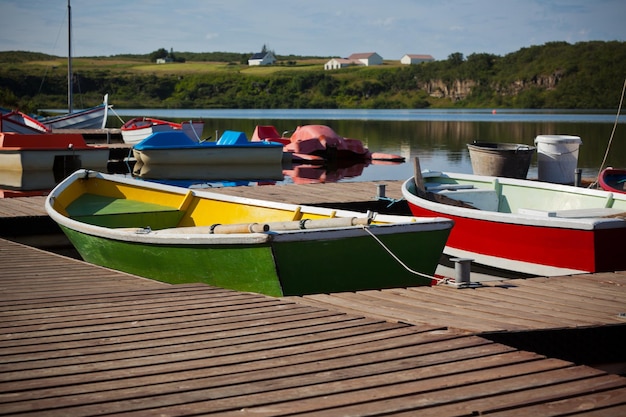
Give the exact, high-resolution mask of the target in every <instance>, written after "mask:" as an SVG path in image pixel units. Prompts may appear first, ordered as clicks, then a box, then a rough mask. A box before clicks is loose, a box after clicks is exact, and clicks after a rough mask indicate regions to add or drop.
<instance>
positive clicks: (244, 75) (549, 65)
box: [0, 41, 626, 111]
mask: <svg viewBox="0 0 626 417" xmlns="http://www.w3.org/2000/svg"><path fill="white" fill-rule="evenodd" d="M164 53H167V51H165V50H164V49H162V50H159V51H155V52H153V53H150V54H146V55H142V56H137V55H133V56H123V55H120V56H114V57H96V58H94V61H95V62H96V64H94V65H92V66H89V67H83V68H80V69H79V70H77V71H76V72H75V75H74V78H75V83H76V84H77V85H78V86H79V88H78V89H77V88H76V87H75V88H74V92H75V94H80V96H82V97H83V102H84V103H85V106H87V107H88V106H91V105H95V104H97V103H99V102H101V100H102V96H103V95H104V94H106V93H108V94H109V97H110V102H112V103H113V104H114V105H115V107H118V108H147V107H151V108H237V109H248V108H249V109H254V108H256V109H258V108H265V109H272V108H379V109H382V108H384V109H406V108H429V107H447V108H450V107H463V108H496V107H497V108H530V109H550V108H559V109H615V108H616V107H617V105H618V104H619V100H620V95H621V90H622V85H623V84H624V78H625V77H626V71H625V70H626V43H624V42H617V41H614V42H601V41H593V42H581V43H576V44H569V43H567V42H550V43H546V44H544V45H537V46H530V47H527V48H522V49H520V50H519V51H516V52H513V53H510V54H507V55H505V56H498V55H493V54H487V53H475V54H471V55H469V56H467V57H465V56H463V54H461V53H453V54H451V55H450V56H448V57H447V59H443V60H438V61H434V62H428V63H422V64H418V65H390V64H385V65H382V66H372V67H362V66H353V67H349V68H344V69H340V70H332V71H325V70H324V69H323V64H320V65H315V66H308V67H305V68H298V65H295V63H296V62H297V63H303V62H306V60H307V58H306V57H297V56H277V58H278V60H279V62H281V63H282V65H284V67H280V68H279V69H277V70H276V71H273V72H264V71H261V70H259V71H249V68H248V67H247V65H246V62H247V58H248V57H249V56H250V54H237V53H226V52H212V53H189V52H177V53H176V55H175V57H176V60H178V62H186V63H187V64H189V63H192V62H195V63H203V62H222V63H225V64H226V65H227V67H228V70H226V71H225V70H222V71H195V72H191V73H189V72H184V73H183V72H179V73H177V71H176V68H177V67H176V65H178V64H173V65H172V66H171V67H168V70H167V71H154V72H147V73H146V72H130V71H124V70H113V69H111V68H110V67H108V66H98V65H97V62H98V61H100V62H103V63H104V62H108V61H112V60H115V59H122V58H128V59H131V58H132V59H134V60H145V61H146V62H149V61H150V60H153V59H156V58H155V57H156V56H157V55H163V54H164ZM46 58H48V59H51V58H56V57H49V56H45V55H44V54H37V53H30V52H16V51H10V52H0V63H9V62H10V63H11V65H2V66H0V68H1V69H0V106H3V107H9V108H12V107H18V108H20V109H22V110H24V111H34V110H36V109H39V108H58V107H61V108H62V107H64V105H65V102H66V96H65V95H66V88H67V79H66V74H64V73H62V71H56V72H54V73H53V74H49V75H47V76H46V82H45V85H43V86H42V80H41V77H42V74H41V73H40V72H37V71H30V72H29V70H28V68H29V67H28V66H25V65H19V64H20V63H25V62H26V63H27V62H29V61H36V60H38V61H42V60H45V59H46ZM286 62H289V65H285V63H286ZM103 68H104V69H103ZM244 70H246V71H244ZM76 101H77V100H75V102H76ZM80 104H81V101H80V100H79V101H78V103H77V105H80Z"/></svg>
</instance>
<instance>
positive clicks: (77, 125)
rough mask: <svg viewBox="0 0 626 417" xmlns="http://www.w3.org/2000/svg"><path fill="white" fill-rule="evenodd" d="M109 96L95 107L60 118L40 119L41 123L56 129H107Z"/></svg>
mask: <svg viewBox="0 0 626 417" xmlns="http://www.w3.org/2000/svg"><path fill="white" fill-rule="evenodd" d="M108 100H109V95H108V94H106V95H105V96H104V101H103V102H102V104H99V105H98V106H95V107H90V108H88V109H83V110H74V111H71V112H69V113H65V114H60V115H58V116H50V117H45V118H43V119H40V122H41V123H42V124H44V125H45V126H47V127H48V128H50V129H51V130H56V129H104V128H105V127H106V123H107V118H108V112H109V109H110V108H111V105H110V104H109V103H108Z"/></svg>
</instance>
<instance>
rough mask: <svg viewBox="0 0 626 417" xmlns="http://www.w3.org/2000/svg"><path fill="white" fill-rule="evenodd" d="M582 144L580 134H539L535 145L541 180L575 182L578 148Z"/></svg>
mask: <svg viewBox="0 0 626 417" xmlns="http://www.w3.org/2000/svg"><path fill="white" fill-rule="evenodd" d="M581 144H582V140H580V138H579V137H578V136H569V135H539V136H537V137H536V138H535V145H536V146H537V170H538V176H539V181H545V182H552V183H556V184H573V183H574V181H575V178H576V167H577V166H578V148H579V147H580V145H581Z"/></svg>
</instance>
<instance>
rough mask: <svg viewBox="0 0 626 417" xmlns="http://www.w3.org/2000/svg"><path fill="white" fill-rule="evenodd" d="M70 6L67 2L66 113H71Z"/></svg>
mask: <svg viewBox="0 0 626 417" xmlns="http://www.w3.org/2000/svg"><path fill="white" fill-rule="evenodd" d="M73 95H74V94H73V93H72V6H70V0H67V111H68V113H72V111H73V105H72V96H73Z"/></svg>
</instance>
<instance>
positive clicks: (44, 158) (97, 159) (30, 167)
mask: <svg viewBox="0 0 626 417" xmlns="http://www.w3.org/2000/svg"><path fill="white" fill-rule="evenodd" d="M108 160H109V150H108V149H93V150H78V151H72V150H68V149H45V150H23V149H22V150H13V149H10V150H6V149H1V148H0V166H1V167H2V169H3V170H7V171H24V172H28V171H50V172H52V170H53V169H54V168H55V166H59V164H64V163H65V164H71V165H72V166H73V169H72V171H73V170H75V169H80V168H84V169H93V170H97V171H106V168H107V163H108Z"/></svg>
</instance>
